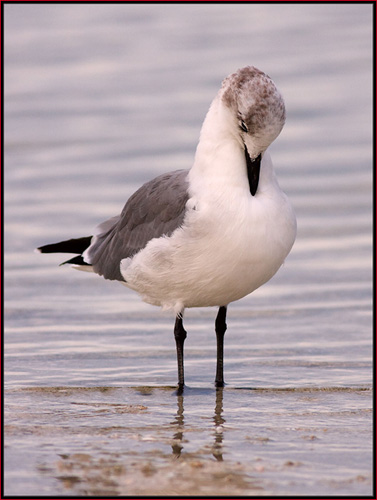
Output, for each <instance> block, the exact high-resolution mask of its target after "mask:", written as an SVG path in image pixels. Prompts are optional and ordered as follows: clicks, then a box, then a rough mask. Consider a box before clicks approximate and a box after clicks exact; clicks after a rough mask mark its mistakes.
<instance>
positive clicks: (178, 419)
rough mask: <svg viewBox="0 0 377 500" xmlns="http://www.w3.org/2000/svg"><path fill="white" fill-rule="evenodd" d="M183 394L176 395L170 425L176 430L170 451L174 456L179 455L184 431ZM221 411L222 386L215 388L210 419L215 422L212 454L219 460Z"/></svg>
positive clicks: (221, 429) (221, 430)
mask: <svg viewBox="0 0 377 500" xmlns="http://www.w3.org/2000/svg"><path fill="white" fill-rule="evenodd" d="M183 403H184V396H183V395H177V406H178V409H177V413H176V416H175V419H174V421H173V422H172V425H174V426H175V427H176V432H175V433H174V435H173V440H174V441H173V444H172V452H173V455H174V456H175V457H176V458H179V457H180V456H181V453H182V450H183V433H184V419H185V417H184V406H183ZM222 413H223V388H222V387H218V388H217V389H216V403H215V412H214V415H213V417H212V420H213V422H214V424H215V431H214V436H215V440H214V443H213V446H212V455H213V456H214V457H215V458H216V460H218V461H219V462H221V461H222V460H223V427H222V426H223V424H224V423H225V419H224V418H223V416H222Z"/></svg>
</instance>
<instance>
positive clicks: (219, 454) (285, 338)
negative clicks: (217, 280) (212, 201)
mask: <svg viewBox="0 0 377 500" xmlns="http://www.w3.org/2000/svg"><path fill="white" fill-rule="evenodd" d="M371 29H372V6H371V5H368V4H351V5H348V4H319V5H315V4H314V5H312V4H301V5H290V4H227V5H222V4H202V5H200V4H188V5H187V4H186V5H178V4H177V5H165V4H157V5H152V4H142V5H138V4H120V5H117V4H107V5H105V4H103V5H102V4H99V5H98V4H96V5H95V4H89V5H88V4H47V5H44V4H34V5H33V4H32V5H28V4H19V5H15V4H7V5H5V69H6V72H5V173H4V183H5V189H4V198H5V201H4V208H5V219H4V222H5V234H4V236H5V258H4V264H5V276H4V277H5V288H4V295H5V308H4V312H5V321H4V326H5V336H4V337H5V369H4V375H5V457H4V458H5V487H4V488H5V493H6V494H8V495H20V496H25V495H37V496H51V495H71V496H72V495H89V496H90V495H104V496H109V495H113V496H117V495H153V494H156V495H209V496H210V495H225V496H226V495H228V496H229V495H243V496H244V495H247V496H271V495H287V496H289V495H304V494H307V493H308V491H310V492H311V494H313V495H356V496H359V495H370V494H371V493H372V413H371V401H372V398H371V384H372V286H371V283H372V271H371V269H372V162H371V109H372V108H371V71H372V68H371ZM248 64H253V65H255V66H257V67H259V68H261V69H262V70H264V71H266V72H267V73H269V74H270V76H271V77H272V78H273V79H274V81H275V82H276V84H277V86H278V87H279V89H280V90H281V91H282V93H283V95H284V97H285V101H286V106H287V112H288V114H287V123H286V126H285V128H284V130H283V132H282V133H281V135H280V136H279V138H278V139H277V140H276V142H275V143H274V144H273V145H272V146H271V154H272V157H273V161H274V164H275V168H276V172H277V175H278V178H279V182H280V184H281V186H282V187H283V189H284V190H285V192H286V193H287V194H288V196H289V197H290V198H291V200H292V203H293V205H294V207H295V210H296V214H297V219H298V237H297V241H296V243H295V246H294V248H293V250H292V252H291V254H290V256H289V257H288V258H287V260H286V263H285V265H284V267H283V268H282V269H281V270H280V271H279V273H278V274H277V275H276V276H275V277H274V278H273V279H272V280H271V282H270V283H268V284H267V285H265V286H264V287H262V288H261V289H260V290H257V291H256V292H254V293H253V294H252V295H251V296H249V297H246V298H244V299H242V300H240V301H239V302H237V303H234V304H231V305H230V307H229V314H228V331H227V334H226V337H225V378H226V381H227V386H226V388H225V389H224V390H221V391H217V392H216V391H215V390H214V388H213V379H214V372H215V356H216V353H215V336H214V318H215V316H216V310H215V309H196V310H189V311H187V312H186V315H185V327H186V329H187V331H188V338H187V341H186V344H185V361H186V381H187V384H188V390H187V391H186V393H185V394H184V396H177V395H175V394H174V387H173V386H174V383H175V381H176V360H175V346H174V339H173V323H174V319H173V318H172V317H170V316H169V315H166V314H163V313H161V312H160V311H159V310H158V309H157V308H153V307H152V306H149V305H146V304H144V303H142V302H141V301H140V299H139V298H138V297H137V295H136V294H134V293H133V292H132V291H130V290H127V289H126V288H125V287H123V286H121V285H119V284H117V283H112V282H107V281H105V280H102V279H100V278H98V277H97V276H94V275H90V274H88V273H78V272H75V271H73V270H71V269H70V268H66V267H59V266H58V264H59V263H60V262H61V259H60V256H59V255H43V256H42V255H38V254H34V253H33V249H34V248H35V247H37V246H39V245H41V244H45V243H49V242H54V241H58V240H59V239H64V238H71V237H79V236H83V235H87V234H90V233H91V231H92V229H93V227H94V226H96V225H97V224H98V223H99V222H101V221H103V220H105V219H106V218H109V217H111V216H113V215H116V214H117V213H119V211H120V210H121V209H122V207H123V204H124V202H125V201H126V200H127V198H128V197H129V196H130V194H132V192H133V191H134V190H135V189H136V188H137V187H138V186H140V185H141V184H142V183H143V182H144V181H146V180H148V179H150V178H151V177H153V176H155V175H158V174H160V173H163V172H165V171H168V170H174V169H177V168H188V167H189V166H190V165H191V164H192V161H193V156H194V152H195V147H196V144H197V141H198V136H199V131H200V126H201V123H202V121H203V118H204V116H205V113H206V111H207V109H208V106H209V104H210V102H211V100H212V98H213V97H214V95H215V94H216V92H217V90H218V87H219V85H220V83H221V80H222V79H223V78H224V77H225V76H226V75H228V74H229V73H231V72H233V71H234V70H236V69H237V68H239V67H242V66H245V65H248Z"/></svg>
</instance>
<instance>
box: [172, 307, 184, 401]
mask: <svg viewBox="0 0 377 500" xmlns="http://www.w3.org/2000/svg"><path fill="white" fill-rule="evenodd" d="M186 336H187V332H186V330H185V329H184V328H183V315H182V314H178V315H177V317H176V319H175V326H174V338H175V344H176V347H177V362H178V391H177V394H178V395H179V394H182V393H183V387H184V385H185V376H184V371H183V343H184V341H185V338H186Z"/></svg>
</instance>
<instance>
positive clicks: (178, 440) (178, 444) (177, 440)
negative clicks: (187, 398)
mask: <svg viewBox="0 0 377 500" xmlns="http://www.w3.org/2000/svg"><path fill="white" fill-rule="evenodd" d="M177 405H178V410H177V415H176V417H175V420H174V422H172V424H174V425H176V426H177V432H176V433H175V434H174V436H173V439H174V442H173V444H172V450H173V455H174V456H175V457H176V458H179V457H180V455H181V451H182V449H183V445H182V441H183V426H184V419H185V417H184V415H183V396H182V395H177Z"/></svg>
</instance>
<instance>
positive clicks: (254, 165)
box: [245, 144, 262, 196]
mask: <svg viewBox="0 0 377 500" xmlns="http://www.w3.org/2000/svg"><path fill="white" fill-rule="evenodd" d="M245 159H246V168H247V178H248V179H249V188H250V193H251V195H252V196H254V195H255V193H256V192H257V189H258V183H259V172H260V163H261V160H262V155H261V154H260V155H258V156H257V157H256V158H255V160H252V159H251V158H250V155H249V151H248V150H247V147H246V144H245Z"/></svg>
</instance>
